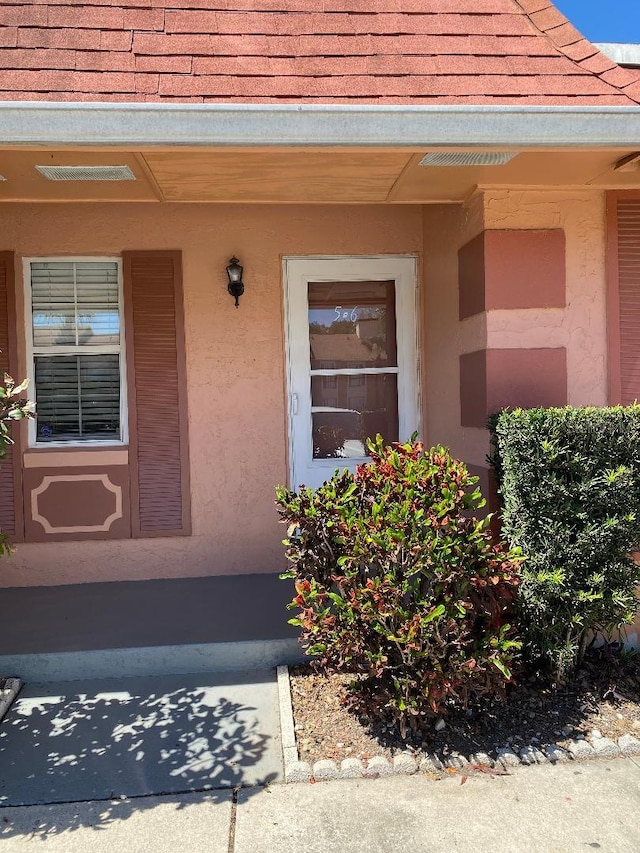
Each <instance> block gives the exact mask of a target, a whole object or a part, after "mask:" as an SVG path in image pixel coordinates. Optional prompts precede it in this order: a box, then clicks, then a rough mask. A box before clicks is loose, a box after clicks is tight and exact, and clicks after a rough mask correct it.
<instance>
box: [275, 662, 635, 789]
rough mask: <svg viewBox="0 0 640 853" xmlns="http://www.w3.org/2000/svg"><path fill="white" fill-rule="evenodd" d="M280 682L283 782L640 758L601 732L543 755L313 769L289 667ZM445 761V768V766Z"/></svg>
mask: <svg viewBox="0 0 640 853" xmlns="http://www.w3.org/2000/svg"><path fill="white" fill-rule="evenodd" d="M276 672H277V678H278V699H279V706H280V733H281V737H282V753H283V756H284V778H285V782H311V781H314V782H321V781H322V782H325V781H329V780H330V779H359V778H362V779H377V778H379V777H380V776H391V775H399V776H408V775H412V774H414V773H423V774H424V773H429V774H432V775H433V774H439V775H440V774H442V772H443V771H445V770H446V769H447V768H452V769H455V770H458V771H460V772H464V771H465V770H468V771H469V772H470V773H473V772H474V771H473V768H474V767H476V766H478V765H479V766H481V767H486V768H487V769H490V768H493V767H494V766H495V767H496V768H498V769H499V770H501V769H504V770H507V771H508V770H509V768H514V767H527V766H534V765H536V764H556V763H559V762H565V761H589V760H592V759H595V758H607V759H611V758H622V757H630V756H640V740H638V738H636V737H634V736H633V735H630V734H627V735H623V736H622V737H619V738H618V741H617V742H615V741H613V740H609V739H607V738H603V737H602V735H601V734H600V732H596V731H595V730H594V732H593V733H592V734H591V735H590V741H589V740H586V739H585V738H577V739H576V740H570V741H568V742H567V745H566V747H562V746H560V745H559V744H555V743H552V744H549V746H546V747H544V749H541V748H540V747H539V746H536V745H534V744H532V745H531V746H525V747H523V748H522V749H521V750H520V752H519V753H518V754H516V753H515V752H513V751H512V750H511V748H510V747H504V748H503V749H498V750H496V755H495V757H492V756H491V755H489V754H487V753H484V752H483V753H476V754H472V755H469V756H464V755H460V754H459V753H454V754H452V755H451V756H448V757H447V758H446V759H441V758H439V757H438V756H437V755H435V754H428V753H421V754H420V755H418V756H415V755H413V753H410V752H401V753H399V754H398V755H395V756H394V758H393V761H392V762H391V761H388V760H387V759H386V758H385V757H384V756H383V755H374V756H373V758H369V759H368V760H361V759H359V758H345V759H344V760H343V761H340V762H337V761H332V760H328V759H323V760H321V761H316V762H315V763H314V764H313V766H312V765H311V764H310V763H309V762H308V761H300V756H299V755H298V746H297V744H296V733H295V727H294V722H293V704H292V702H291V682H290V681H289V667H287V666H279V667H277V668H276ZM443 760H444V763H443Z"/></svg>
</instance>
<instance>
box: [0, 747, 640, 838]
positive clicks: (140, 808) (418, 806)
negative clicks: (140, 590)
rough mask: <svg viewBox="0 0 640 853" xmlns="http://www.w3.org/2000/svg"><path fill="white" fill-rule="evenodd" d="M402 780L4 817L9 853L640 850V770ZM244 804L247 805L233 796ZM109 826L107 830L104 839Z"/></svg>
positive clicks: (543, 770)
mask: <svg viewBox="0 0 640 853" xmlns="http://www.w3.org/2000/svg"><path fill="white" fill-rule="evenodd" d="M461 779H462V777H460V776H455V777H451V778H447V779H444V780H442V781H439V782H435V781H433V780H431V779H429V778H427V777H422V776H412V777H401V776H395V777H390V778H385V779H376V780H368V779H354V780H345V781H337V782H328V783H317V784H315V785H311V784H298V785H282V784H274V785H270V786H268V787H266V788H260V789H258V788H246V789H243V790H241V791H240V792H239V794H238V795H237V798H236V797H234V795H233V794H232V792H231V791H219V792H212V793H210V794H192V795H182V796H178V797H176V796H173V797H146V798H141V799H135V800H122V801H116V802H104V803H83V804H74V805H53V806H37V807H31V808H11V807H8V808H5V809H1V810H0V840H1V841H2V851H3V853H12V851H16V853H17V851H21V850H25V849H28V848H27V847H26V845H28V844H29V843H31V844H32V845H33V846H34V847H36V848H38V845H39V844H40V843H41V841H42V840H47V841H48V842H49V844H50V847H49V848H48V851H49V853H76V851H78V853H80V851H86V850H89V849H90V850H91V851H92V853H107V851H113V850H118V851H120V853H170V852H171V853H175V851H176V850H184V851H186V853H205V851H206V853H293V851H295V853H320V851H322V853H343V851H344V853H392V851H393V853H395V851H399V850H407V851H409V850H410V851H416V853H450V851H451V850H456V851H462V853H472V851H473V853H485V851H486V853H489V852H490V853H521V851H527V853H529V851H532V853H574V851H575V853H578V851H582V853H584V851H586V850H591V849H593V850H600V851H602V853H629V851H635V850H640V819H639V817H638V815H639V813H640V763H637V762H634V761H633V760H631V759H618V760H616V761H610V762H605V761H600V760H598V761H593V762H585V763H577V762H571V763H568V764H565V765H559V766H555V767H553V766H550V765H547V766H543V767H531V768H518V769H516V770H515V771H514V772H513V773H512V775H509V776H503V777H498V778H492V777H489V776H484V775H479V776H473V777H472V776H470V777H469V778H468V779H467V781H466V783H465V784H461ZM236 799H237V802H234V800H236ZM97 830H99V831H97Z"/></svg>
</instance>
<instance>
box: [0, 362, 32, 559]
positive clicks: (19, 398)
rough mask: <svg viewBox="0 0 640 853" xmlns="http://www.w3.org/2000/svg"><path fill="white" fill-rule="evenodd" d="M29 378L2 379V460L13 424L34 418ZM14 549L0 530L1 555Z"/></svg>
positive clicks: (0, 437) (7, 376)
mask: <svg viewBox="0 0 640 853" xmlns="http://www.w3.org/2000/svg"><path fill="white" fill-rule="evenodd" d="M28 387H29V380H28V379H25V380H24V382H20V384H18V385H17V384H16V383H15V381H14V380H13V378H12V377H11V376H9V374H8V373H5V374H3V377H2V381H0V462H1V461H2V460H3V459H4V458H5V457H6V455H7V449H8V448H9V446H10V445H12V444H13V443H14V442H13V437H12V435H11V432H12V425H13V424H14V423H15V422H16V421H21V420H24V419H25V418H33V417H34V415H35V404H34V403H33V402H31V401H30V400H28V399H27V398H26V397H25V392H26V390H27V388H28ZM11 551H12V548H11V545H10V544H9V539H8V538H7V534H6V533H3V532H2V531H1V530H0V557H1V556H3V555H6V554H10V553H11Z"/></svg>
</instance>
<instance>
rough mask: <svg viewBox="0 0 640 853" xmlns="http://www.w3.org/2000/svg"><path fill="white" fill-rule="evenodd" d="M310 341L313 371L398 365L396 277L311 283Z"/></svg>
mask: <svg viewBox="0 0 640 853" xmlns="http://www.w3.org/2000/svg"><path fill="white" fill-rule="evenodd" d="M309 342H310V347H311V369H312V370H331V369H341V368H349V367H350V368H358V367H360V368H362V367H395V366H397V363H398V360H397V350H396V312H395V282H393V281H346V282H345V281H335V282H334V281H331V282H326V281H322V282H320V281H315V282H310V283H309ZM314 405H315V404H314Z"/></svg>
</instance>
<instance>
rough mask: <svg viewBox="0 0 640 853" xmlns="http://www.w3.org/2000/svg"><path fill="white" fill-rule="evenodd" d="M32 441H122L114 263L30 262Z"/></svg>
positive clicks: (117, 277)
mask: <svg viewBox="0 0 640 853" xmlns="http://www.w3.org/2000/svg"><path fill="white" fill-rule="evenodd" d="M29 270H30V284H31V330H32V335H31V337H32V355H33V374H32V375H33V388H34V396H35V401H36V411H37V417H36V426H35V429H36V443H37V444H46V443H52V442H65V443H66V442H69V443H76V442H87V441H98V442H100V441H105V442H112V441H122V440H123V434H122V432H123V430H122V423H123V418H122V409H123V399H122V395H123V388H124V383H123V381H122V371H123V341H122V337H121V326H122V323H121V309H122V305H121V287H120V265H119V262H118V261H115V260H55V261H41V260H38V261H30V262H29Z"/></svg>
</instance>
